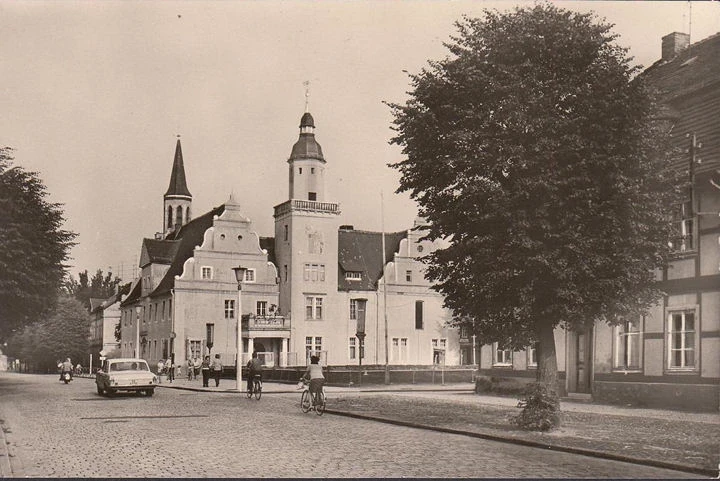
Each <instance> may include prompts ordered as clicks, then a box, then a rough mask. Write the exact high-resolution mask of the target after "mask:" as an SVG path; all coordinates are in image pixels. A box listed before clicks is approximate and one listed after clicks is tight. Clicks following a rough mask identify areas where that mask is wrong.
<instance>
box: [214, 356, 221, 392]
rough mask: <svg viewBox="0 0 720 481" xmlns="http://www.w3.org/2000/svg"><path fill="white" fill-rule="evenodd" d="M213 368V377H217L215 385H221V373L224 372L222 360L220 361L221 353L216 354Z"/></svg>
mask: <svg viewBox="0 0 720 481" xmlns="http://www.w3.org/2000/svg"><path fill="white" fill-rule="evenodd" d="M211 369H212V372H213V378H214V379H215V387H218V386H219V385H220V374H222V369H223V365H222V362H221V361H220V354H215V359H213V362H212V366H211Z"/></svg>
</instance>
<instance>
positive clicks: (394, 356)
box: [390, 337, 408, 364]
mask: <svg viewBox="0 0 720 481" xmlns="http://www.w3.org/2000/svg"><path fill="white" fill-rule="evenodd" d="M407 349H408V340H407V338H406V337H393V338H392V348H391V350H390V357H391V360H392V361H393V362H394V363H396V364H402V363H406V362H407V359H408V352H407Z"/></svg>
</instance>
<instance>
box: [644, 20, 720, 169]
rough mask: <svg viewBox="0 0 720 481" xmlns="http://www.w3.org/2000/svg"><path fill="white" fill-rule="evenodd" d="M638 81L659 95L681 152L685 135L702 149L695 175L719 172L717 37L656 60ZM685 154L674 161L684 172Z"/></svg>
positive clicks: (719, 64)
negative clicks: (688, 135)
mask: <svg viewBox="0 0 720 481" xmlns="http://www.w3.org/2000/svg"><path fill="white" fill-rule="evenodd" d="M641 77H642V78H643V79H644V80H645V81H646V82H647V83H648V84H650V85H652V86H653V87H655V88H657V89H658V90H659V91H660V95H661V101H662V102H663V103H664V104H665V108H666V111H667V112H668V113H669V114H670V116H672V117H674V127H673V135H674V136H675V138H676V144H677V145H678V146H679V147H681V151H682V152H685V149H687V148H688V147H689V146H690V140H689V138H688V137H686V134H692V133H695V135H696V137H697V139H698V142H700V143H702V148H701V149H700V150H699V151H698V152H697V154H698V157H700V158H701V159H702V163H701V164H699V165H696V167H695V171H696V173H703V172H710V171H712V170H715V169H718V168H720V116H719V115H718V112H720V34H716V35H713V36H711V37H708V38H706V39H704V40H701V41H699V42H696V43H694V44H692V45H690V46H689V47H688V48H686V49H685V50H683V51H681V52H680V53H678V54H677V55H676V56H675V57H673V58H672V59H670V60H659V61H657V62H655V64H653V65H652V66H651V67H649V68H648V69H647V70H645V71H644V72H643V73H642V74H641ZM688 162H689V154H686V155H683V156H681V158H679V159H678V163H677V165H678V167H679V168H687V166H688V165H689V164H688Z"/></svg>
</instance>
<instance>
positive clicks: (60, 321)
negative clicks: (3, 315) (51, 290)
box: [8, 294, 90, 372]
mask: <svg viewBox="0 0 720 481" xmlns="http://www.w3.org/2000/svg"><path fill="white" fill-rule="evenodd" d="M89 324H90V318H89V314H88V312H87V310H86V309H85V307H84V306H83V305H82V303H81V302H80V301H78V300H77V299H74V298H73V297H70V296H68V295H66V294H63V295H60V296H59V297H58V299H57V302H56V304H55V306H54V308H53V309H52V311H50V312H48V313H47V314H46V317H44V318H42V319H40V320H38V321H36V322H34V323H32V324H29V325H26V326H24V327H23V328H21V329H19V330H18V331H17V332H16V333H15V334H14V335H13V336H11V337H10V339H9V340H8V348H9V352H8V353H9V354H10V355H11V356H14V357H17V358H20V359H22V360H23V362H25V363H26V364H27V365H29V366H31V368H32V369H33V370H40V371H51V372H54V371H55V368H56V365H57V362H58V361H61V360H64V359H65V358H67V357H69V358H71V359H72V361H73V363H78V362H85V358H86V356H87V351H88V326H89Z"/></svg>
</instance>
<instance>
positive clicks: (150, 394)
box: [145, 388, 155, 397]
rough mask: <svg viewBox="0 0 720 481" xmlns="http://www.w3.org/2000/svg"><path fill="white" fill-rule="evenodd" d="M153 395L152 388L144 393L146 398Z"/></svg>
mask: <svg viewBox="0 0 720 481" xmlns="http://www.w3.org/2000/svg"><path fill="white" fill-rule="evenodd" d="M153 394H155V389H154V388H153V389H148V390H146V391H145V395H146V396H147V397H152V395H153Z"/></svg>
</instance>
